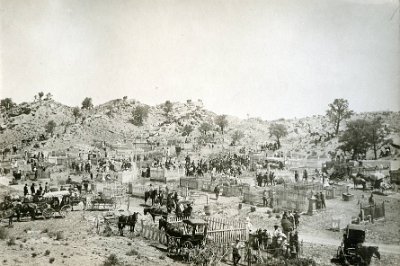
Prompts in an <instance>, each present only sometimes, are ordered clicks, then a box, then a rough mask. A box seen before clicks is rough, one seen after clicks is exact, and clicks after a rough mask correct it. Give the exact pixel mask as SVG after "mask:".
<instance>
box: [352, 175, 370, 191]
mask: <svg viewBox="0 0 400 266" xmlns="http://www.w3.org/2000/svg"><path fill="white" fill-rule="evenodd" d="M352 178H353V183H354V189H356V187H357V186H358V185H362V186H363V191H364V190H365V188H366V187H367V182H366V181H365V179H363V178H360V177H356V176H352Z"/></svg>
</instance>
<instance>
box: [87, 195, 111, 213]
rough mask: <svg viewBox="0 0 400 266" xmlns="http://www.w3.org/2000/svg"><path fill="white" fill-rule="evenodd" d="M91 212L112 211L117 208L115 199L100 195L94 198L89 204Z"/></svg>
mask: <svg viewBox="0 0 400 266" xmlns="http://www.w3.org/2000/svg"><path fill="white" fill-rule="evenodd" d="M88 205H89V208H90V209H91V210H112V209H115V208H116V207H117V203H116V201H115V198H113V197H107V196H105V195H102V194H101V195H99V196H95V197H92V198H91V199H90V200H89V202H88Z"/></svg>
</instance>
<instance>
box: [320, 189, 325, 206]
mask: <svg viewBox="0 0 400 266" xmlns="http://www.w3.org/2000/svg"><path fill="white" fill-rule="evenodd" d="M319 198H320V199H321V209H325V208H326V205H325V195H324V194H323V193H322V192H320V193H319Z"/></svg>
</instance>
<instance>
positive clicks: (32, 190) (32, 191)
mask: <svg viewBox="0 0 400 266" xmlns="http://www.w3.org/2000/svg"><path fill="white" fill-rule="evenodd" d="M35 191H36V190H35V183H32V185H31V195H32V196H33V195H35Z"/></svg>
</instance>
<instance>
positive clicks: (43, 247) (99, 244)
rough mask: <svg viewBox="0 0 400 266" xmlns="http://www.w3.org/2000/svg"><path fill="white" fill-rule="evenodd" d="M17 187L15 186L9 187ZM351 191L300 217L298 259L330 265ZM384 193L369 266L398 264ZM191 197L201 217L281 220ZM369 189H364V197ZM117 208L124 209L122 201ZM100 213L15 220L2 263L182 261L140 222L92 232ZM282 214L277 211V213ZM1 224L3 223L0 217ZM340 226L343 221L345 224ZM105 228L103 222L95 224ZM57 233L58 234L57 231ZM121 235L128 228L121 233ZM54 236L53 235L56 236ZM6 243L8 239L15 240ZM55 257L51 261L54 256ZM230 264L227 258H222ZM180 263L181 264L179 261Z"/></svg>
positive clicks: (260, 223)
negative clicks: (131, 231)
mask: <svg viewBox="0 0 400 266" xmlns="http://www.w3.org/2000/svg"><path fill="white" fill-rule="evenodd" d="M14 188H16V189H18V190H19V191H22V189H21V188H20V187H14ZM8 191H10V187H9V186H1V185H0V197H2V194H4V193H7V192H8ZM351 193H354V194H355V198H354V200H353V201H350V202H345V201H342V200H341V198H339V197H338V198H336V199H332V200H327V202H326V205H327V209H326V210H324V211H321V212H317V213H316V214H314V215H312V216H309V215H305V214H304V215H302V216H301V218H300V227H299V229H298V230H299V237H300V239H301V240H303V255H302V256H303V257H311V258H313V259H314V260H315V261H316V262H317V264H318V265H332V264H331V263H330V259H331V258H332V257H333V256H334V255H335V254H336V251H337V247H338V246H339V245H340V242H341V237H342V234H343V233H342V232H337V231H332V230H330V228H331V224H332V218H334V217H335V218H340V219H341V220H342V221H343V223H344V222H346V221H350V220H351V217H355V216H357V215H358V212H359V205H358V201H359V200H360V199H361V196H362V194H363V192H362V191H361V190H351ZM389 194H390V195H389V196H379V195H374V197H375V200H376V202H377V203H380V202H383V201H384V202H385V206H386V218H385V219H384V220H381V221H377V222H375V223H374V224H366V225H365V227H366V229H367V236H366V241H367V243H368V244H371V245H377V246H379V250H380V252H381V260H377V259H373V261H372V265H400V221H399V219H398V217H400V204H399V201H400V196H399V194H398V193H392V192H390V193H389ZM192 195H193V198H194V199H195V205H194V215H204V205H205V204H206V203H207V197H208V204H209V205H210V206H211V209H212V212H213V214H212V215H213V216H215V217H221V218H228V219H236V220H237V219H240V220H245V219H246V217H249V218H250V220H251V223H252V225H253V229H254V230H255V229H257V228H263V229H267V230H272V229H273V225H274V224H280V219H279V218H277V216H276V214H273V215H272V216H271V215H270V214H268V213H267V211H268V210H270V209H269V208H267V207H257V208H256V211H255V212H251V211H250V207H251V206H250V205H247V204H242V208H241V209H239V203H240V202H241V199H240V198H238V197H220V198H219V200H218V201H216V198H215V196H214V195H213V194H208V193H204V192H196V191H194V192H192ZM368 196H369V192H365V197H368ZM142 203H143V200H142V199H138V198H130V202H129V211H130V212H133V211H139V212H140V213H143V207H142V206H140V204H142ZM117 209H123V210H126V209H127V204H126V203H123V204H121V205H119V206H118V207H117ZM102 213H103V212H100V211H96V212H94V211H79V210H78V211H73V212H71V213H70V214H69V215H68V216H67V217H66V218H64V219H62V218H53V219H50V220H44V219H38V220H36V221H29V219H26V221H24V222H20V223H18V222H14V226H13V227H12V228H10V229H8V232H9V236H8V237H7V238H6V239H5V240H4V241H0V250H1V251H2V252H1V253H0V264H1V265H47V264H50V262H51V261H52V263H51V264H53V265H102V264H103V262H104V261H105V260H106V258H107V257H108V256H109V255H110V254H115V255H116V257H117V259H118V260H119V261H120V262H121V263H123V264H124V265H181V264H182V263H180V262H178V261H173V260H172V259H170V258H169V257H167V255H166V252H165V247H163V246H162V245H160V244H158V243H156V242H154V241H150V240H146V239H143V238H142V237H141V236H140V235H139V233H138V232H139V231H140V225H139V226H137V228H136V231H137V232H136V234H135V236H133V237H132V238H129V237H127V236H124V237H121V236H118V232H117V228H116V227H115V226H113V233H112V236H109V237H107V236H105V235H98V234H97V233H96V226H95V224H96V223H95V218H96V216H101V215H102ZM280 215H282V213H280ZM140 219H144V220H145V222H151V221H150V216H148V217H146V216H144V215H141V216H140ZM1 225H2V226H6V225H7V221H2V223H1ZM344 225H345V224H343V225H342V227H344ZM100 229H101V230H103V229H104V226H102V227H101V228H100ZM57 232H60V233H57ZM126 234H128V232H127V231H126ZM57 235H58V238H59V239H57ZM14 238H15V241H14V242H13V241H11V242H12V243H10V241H9V239H14ZM53 258H54V259H53ZM227 263H228V264H230V262H227ZM182 265H183V264H182Z"/></svg>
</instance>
